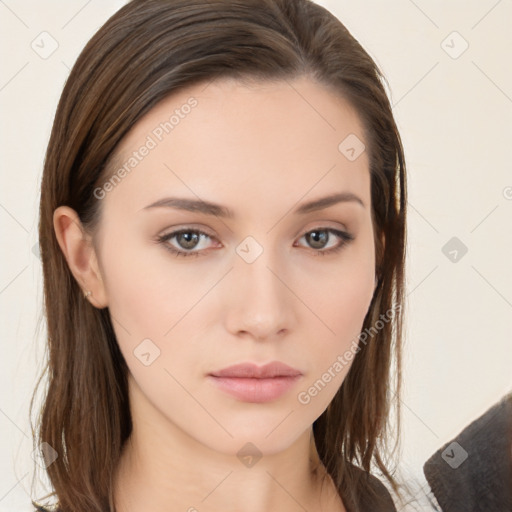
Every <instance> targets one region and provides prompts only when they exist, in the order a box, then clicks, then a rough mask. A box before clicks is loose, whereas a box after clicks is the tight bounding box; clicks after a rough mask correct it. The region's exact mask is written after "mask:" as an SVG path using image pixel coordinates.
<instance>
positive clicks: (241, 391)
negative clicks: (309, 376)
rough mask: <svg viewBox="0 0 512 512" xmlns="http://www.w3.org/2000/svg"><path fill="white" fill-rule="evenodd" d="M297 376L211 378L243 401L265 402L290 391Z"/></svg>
mask: <svg viewBox="0 0 512 512" xmlns="http://www.w3.org/2000/svg"><path fill="white" fill-rule="evenodd" d="M300 377H301V375H297V376H295V377H273V378H269V379H248V378H242V377H214V376H213V375H209V379H210V380H211V381H212V382H213V383H214V384H215V385H216V386H217V387H219V388H220V389H221V390H222V391H224V392H226V393H228V394H230V395H232V396H234V397H235V398H238V399H239V400H242V401H243V402H252V403H263V402H271V401H272V400H276V399H277V398H279V397H280V396H282V395H284V394H285V393H286V392H287V391H289V390H290V389H291V388H292V387H293V386H294V385H295V383H296V382H297V381H298V380H299V379H300Z"/></svg>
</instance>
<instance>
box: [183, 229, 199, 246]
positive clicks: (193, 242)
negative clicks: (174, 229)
mask: <svg viewBox="0 0 512 512" xmlns="http://www.w3.org/2000/svg"><path fill="white" fill-rule="evenodd" d="M183 238H184V239H185V243H181V241H180V245H182V246H183V247H184V248H185V249H193V248H194V246H195V245H196V244H197V238H198V234H197V233H191V232H187V233H181V234H180V240H181V239H183ZM191 239H192V240H191Z"/></svg>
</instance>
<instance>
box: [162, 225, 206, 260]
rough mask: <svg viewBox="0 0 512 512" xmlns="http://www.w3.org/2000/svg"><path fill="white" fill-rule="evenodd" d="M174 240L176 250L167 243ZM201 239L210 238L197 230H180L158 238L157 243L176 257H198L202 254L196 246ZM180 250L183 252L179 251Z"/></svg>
mask: <svg viewBox="0 0 512 512" xmlns="http://www.w3.org/2000/svg"><path fill="white" fill-rule="evenodd" d="M173 238H175V239H176V242H177V243H178V248H176V247H173V246H172V245H169V243H168V241H170V240H172V239H173ZM201 238H203V239H204V238H212V237H211V236H210V235H209V234H208V233H205V232H204V231H201V230H198V229H186V228H185V229H180V230H179V231H173V232H172V233H168V234H166V235H162V236H159V237H158V238H157V241H158V242H159V243H162V244H163V245H164V247H165V248H166V249H167V250H168V251H170V252H171V253H172V254H175V255H176V256H200V255H201V254H202V252H199V251H197V250H194V251H193V250H192V249H197V245H198V244H199V242H200V241H201ZM180 248H182V249H185V250H180Z"/></svg>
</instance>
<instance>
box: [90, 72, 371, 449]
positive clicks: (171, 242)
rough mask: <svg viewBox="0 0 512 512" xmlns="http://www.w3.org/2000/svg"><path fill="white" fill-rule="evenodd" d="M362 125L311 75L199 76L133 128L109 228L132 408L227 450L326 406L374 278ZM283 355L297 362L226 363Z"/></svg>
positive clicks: (103, 247)
mask: <svg viewBox="0 0 512 512" xmlns="http://www.w3.org/2000/svg"><path fill="white" fill-rule="evenodd" d="M292 85H293V87H292ZM348 136H350V137H351V138H349V139H347V140H348V142H345V143H344V144H342V146H341V149H340V147H339V146H340V143H342V141H344V140H345V139H346V137H348ZM355 137H357V139H356V138H355ZM358 140H359V142H358V143H359V144H360V143H361V141H363V142H364V135H363V128H362V124H361V122H360V120H359V118H358V116H357V114H356V113H355V112H354V111H353V110H352V108H351V107H350V105H349V104H348V103H347V102H345V101H344V100H343V99H342V98H340V97H338V96H337V95H334V94H333V93H332V92H329V91H328V90H327V89H326V88H324V87H323V86H321V85H318V84H316V83H314V82H312V81H310V80H308V79H306V78H302V79H298V80H295V81H294V82H290V83H287V82H285V81H282V82H275V83H269V82H265V83H255V84H253V85H250V86H249V85H242V84H241V83H239V82H236V81H232V80H222V81H217V82H212V83H210V84H209V85H208V86H206V85H205V84H201V85H198V86H194V87H190V88H188V89H184V90H183V91H180V92H179V93H176V94H174V95H172V96H170V97H168V98H167V99H165V100H164V101H163V102H161V103H160V104H158V105H157V106H156V107H154V108H153V109H152V110H151V111H150V112H149V113H148V114H147V115H146V116H145V117H144V118H143V119H142V120H140V121H139V122H138V123H137V124H136V125H135V126H134V128H133V129H132V130H131V132H130V133H129V134H128V135H127V136H126V137H125V138H124V139H123V141H122V143H121V145H120V147H119V148H118V151H117V156H118V165H117V167H116V168H115V171H116V174H115V176H117V178H113V179H111V180H110V182H109V183H107V184H106V185H105V186H104V187H102V188H101V190H99V189H97V190H96V191H95V195H96V196H97V197H99V198H101V199H100V201H101V208H102V220H101V225H100V227H99V231H98V233H97V239H96V246H97V248H98V249H97V250H98V253H97V258H98V262H99V265H100V269H101V274H102V279H103V286H104V291H105V297H106V298H107V300H106V301H107V305H108V308H109V311H110V314H111V316H112V323H113V326H114V329H115V333H116V336H117V340H118V343H119V346H120V349H121V351H122V353H123V355H124V357H125V359H126V362H127V364H128V367H129V370H130V387H131V393H132V394H131V398H132V404H131V405H132V407H133V408H135V409H138V410H139V412H140V413H141V414H144V415H145V417H146V418H149V417H151V418H153V420H154V421H155V422H158V423H159V424H160V425H166V426H168V427H169V428H171V429H174V430H175V431H180V432H181V433H182V434H184V435H185V436H186V437H187V438H189V439H192V440H194V441H195V442H199V443H201V444H202V445H205V446H208V447H210V448H211V449H214V450H217V451H222V452H225V453H229V454H234V453H236V452H237V451H238V450H239V449H240V447H241V446H243V445H244V443H246V442H247V441H250V442H252V443H253V444H254V445H256V446H257V447H258V448H259V450H261V451H262V452H264V453H265V452H267V453H271V452H276V451H279V450H283V449H285V448H286V447H287V446H289V445H290V444H291V443H292V442H293V441H294V440H296V439H297V438H298V437H299V436H300V435H301V434H303V433H304V432H305V431H306V430H307V429H309V428H310V427H311V425H312V423H313V422H314V421H315V420H316V419H317V418H318V417H319V416H320V415H321V414H322V412H323V411H324V410H325V409H326V407H327V406H328V404H329V402H330V401H331V400H332V398H333V396H334V395H335V393H336V391H337V390H338V388H339V387H340V385H341V384H342V382H343V379H344V378H345V376H346V374H347V372H348V370H349V368H350V364H351V358H350V357H345V358H344V363H340V359H339V357H340V356H343V355H344V354H346V352H347V351H349V352H350V351H351V350H352V351H353V348H354V340H355V339H356V338H357V336H358V334H359V332H360V331H361V329H362V324H363V320H364V317H365V315H366V313H367V311H368V308H369V305H370V301H371V299H372V296H373V292H374V287H375V253H374V241H373V237H374V234H373V226H372V222H371V202H370V174H369V161H368V156H367V152H366V151H362V153H361V154H359V155H358V153H359V152H360V147H359V146H354V141H356V142H357V141H358ZM349 142H351V143H352V144H348V143H349ZM347 144H348V145H349V146H351V147H352V146H354V147H355V151H350V149H348V150H347ZM144 148H146V149H144ZM354 153H355V155H354ZM347 155H348V156H350V157H351V158H348V157H347ZM354 156H357V158H354ZM123 165H124V172H123V171H122V170H121V169H122V167H123ZM338 194H344V196H340V197H341V198H342V199H343V197H344V198H345V200H339V201H337V202H336V201H334V202H332V201H329V202H324V204H316V207H313V206H311V205H310V206H309V207H307V206H306V205H308V204H309V203H315V202H317V201H318V200H320V199H323V198H326V197H331V196H333V195H338ZM176 199H180V200H183V201H181V203H179V202H176V201H175V200H176ZM338 199H339V198H338ZM197 201H203V202H205V203H212V204H213V205H214V206H212V205H209V206H205V205H203V207H199V206H198V203H196V202H197ZM154 203H159V205H156V206H151V205H153V204H154ZM180 206H181V207H180ZM276 361H278V362H281V363H284V364H286V365H288V366H289V367H291V368H293V369H295V370H297V372H298V373H299V376H298V377H294V378H291V377H288V378H286V377H277V378H274V379H264V382H263V379H262V382H260V383H258V382H256V381H255V380H253V379H251V380H250V381H249V380H248V379H243V378H238V379H235V378H232V379H229V378H227V379H220V378H218V377H212V376H211V374H212V373H218V372H219V370H222V369H224V368H226V367H229V366H231V365H236V364H240V363H254V364H255V365H257V366H262V365H265V364H267V363H269V362H276ZM337 361H338V364H336V362H337ZM319 381H321V383H320V384H319ZM315 383H316V387H315ZM312 387H313V388H314V389H312ZM233 389H235V391H232V390H233ZM230 390H231V392H230ZM315 390H316V391H315ZM156 419H157V420H156ZM276 426H277V427H276Z"/></svg>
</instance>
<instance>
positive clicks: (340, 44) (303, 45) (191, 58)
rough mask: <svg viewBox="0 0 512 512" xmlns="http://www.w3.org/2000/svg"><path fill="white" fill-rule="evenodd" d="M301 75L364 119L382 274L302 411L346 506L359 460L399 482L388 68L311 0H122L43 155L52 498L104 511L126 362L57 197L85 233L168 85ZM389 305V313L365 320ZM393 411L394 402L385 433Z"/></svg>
mask: <svg viewBox="0 0 512 512" xmlns="http://www.w3.org/2000/svg"><path fill="white" fill-rule="evenodd" d="M300 76H307V77H309V78H311V79H313V80H315V81H317V82H318V83H320V84H323V85H325V86H327V87H328V88H329V89H330V90H332V91H334V92H335V93H336V94H338V95H339V96H341V97H343V98H344V99H345V100H347V101H348V102H349V103H350V104H351V105H352V106H353V107H354V108H355V110H356V112H357V113H358V114H359V116H360V118H361V120H362V122H363V126H364V130H365V139H366V142H367V151H368V156H369V162H370V173H371V200H372V219H373V224H374V232H375V249H376V265H377V268H376V272H377V275H378V277H379V281H378V286H377V288H376V291H375V294H374V297H373V300H372V303H371V306H370V309H369V310H368V314H367V315H366V318H365V320H364V325H363V332H371V336H370V337H369V339H367V340H366V339H365V341H364V343H363V342H360V344H359V348H358V352H357V354H356V355H355V357H354V360H353V363H352V367H351V369H350V371H349V372H348V374H347V376H346V378H345V380H344V382H343V384H342V385H341V387H340V389H339V391H338V392H337V394H336V395H335V397H334V398H333V400H332V402H331V404H330V405H329V407H328V409H327V410H326V411H324V413H323V414H322V415H321V416H320V417H319V418H318V419H317V420H316V421H315V422H314V424H313V434H314V440H315V444H316V447H317V450H318V453H319V456H320V459H321V461H322V463H323V464H324V465H325V468H326V469H327V472H328V473H329V475H330V476H331V477H332V478H333V481H334V483H335V485H336V487H337V489H338V491H339V494H340V496H341V497H342V499H343V501H344V503H345V505H346V506H347V507H348V508H349V510H354V511H355V510H358V508H359V505H358V503H360V501H359V500H360V497H361V496H366V495H368V496H370V494H371V491H372V489H373V487H372V486H371V485H370V482H369V481H368V479H367V478H364V476H367V474H368V473H372V472H373V473H375V471H377V472H378V474H381V475H383V476H384V477H385V478H386V479H387V481H388V483H389V485H390V486H391V487H392V488H393V489H394V490H395V491H397V492H398V491H399V484H398V483H397V481H396V479H395V478H394V477H393V470H392V469H391V468H390V465H389V464H390V461H391V460H392V455H393V454H394V453H395V451H396V447H397V446H398V435H399V431H398V425H399V421H398V418H399V410H400V407H399V398H398V397H399V394H400V359H401V355H400V354H401V348H400V347H401V340H402V318H403V311H404V309H403V298H404V289H403V288H404V265H405V227H406V224H405V220H406V203H407V201H406V175H405V161H404V153H403V148H402V143H401V139H400V135H399V133H398V130H397V126H396V124H395V121H394V119H393V114H392V110H391V105H390V102H389V99H388V97H387V94H386V91H385V88H384V86H383V83H384V81H385V78H384V76H383V75H382V73H381V71H380V70H379V68H378V67H377V65H376V64H375V62H374V61H373V60H372V58H371V57H370V56H369V55H368V53H367V52H366V51H365V50H364V49H363V48H362V46H361V45H360V44H359V43H358V42H357V40H356V39H355V38H354V37H353V36H352V35H351V34H350V33H349V32H348V30H347V29H346V28H345V27H344V26H343V25H342V23H341V22H340V21H339V20H338V19H337V18H336V17H335V16H333V15H332V14H331V13H329V12H328V11H327V10H326V9H324V8H323V7H321V6H319V5H316V4H314V3H313V2H311V1H309V0H133V1H131V2H129V3H128V4H127V5H125V6H124V7H122V8H121V9H120V10H119V11H118V12H117V13H115V14H114V15H113V16H112V17H111V18H110V19H109V20H108V21H107V22H106V23H105V24H104V25H103V26H102V27H101V28H100V29H99V30H98V32H97V33H96V34H95V35H94V36H93V37H92V39H91V40H90V41H89V42H88V44H87V45H86V46H85V48H84V49H83V51H82V52H81V54H80V56H79V57H78V59H77V61H76V63H75V65H74V66H73V69H72V70H71V73H70V76H69V78H68V80H67V82H66V85H65V87H64V90H63V92H62V96H61V98H60V101H59V104H58V107H57V111H56V115H55V120H54V123H53V128H52V132H51V136H50V140H49V144H48V149H47V153H46V158H45V163H44V172H43V178H42V184H41V200H40V220H39V244H40V253H41V258H42V265H43V277H44V314H45V316H46V319H47V351H48V352H47V358H48V360H47V366H46V368H45V369H44V371H43V374H42V375H41V377H40V379H39V381H38V385H37V386H36V391H37V388H38V387H39V385H40V383H41V379H42V378H43V377H44V376H45V374H46V373H47V378H48V382H47V389H46V390H45V396H44V403H43V406H42V409H41V410H40V411H38V413H39V415H38V417H37V425H36V431H35V432H34V428H33V436H34V447H35V448H36V447H37V449H40V450H41V451H42V452H44V451H45V450H44V449H41V446H45V447H47V446H48V445H49V446H50V447H51V448H52V449H53V450H55V451H56V452H57V454H58V457H57V459H56V460H55V461H53V462H52V463H51V464H49V465H48V466H47V467H46V471H47V474H48V476H49V479H50V481H51V484H52V486H53V489H54V492H52V493H51V494H49V495H47V496H45V498H48V497H49V496H56V498H57V501H58V505H59V510H61V511H63V512H75V511H76V512H78V511H80V512H86V511H87V512H93V511H94V512H105V511H113V510H114V501H113V475H114V473H115V469H116V466H117V464H118V461H119V458H120V454H121V450H122V448H123V445H124V443H125V441H126V440H127V438H128V437H129V435H130V433H131V428H132V424H131V419H130V407H129V401H128V386H127V375H128V367H127V365H126V362H125V360H124V358H123V356H122V354H121V352H120V350H119V347H118V345H117V341H116V337H115V334H114V331H113V328H112V324H111V318H110V315H109V311H108V308H105V309H97V308H95V307H93V306H92V305H91V304H90V303H89V302H88V301H87V300H84V297H83V295H82V289H81V287H80V286H79V284H78V283H77V282H76V280H75V279H74V277H73V275H72V274H71V272H70V269H69V268H68V265H67V262H66V260H65V258H64V255H63V253H62V252H61V250H60V247H59V245H58V242H57V239H56V235H55V232H54V228H53V213H54V210H55V209H56V208H57V207H58V206H61V205H67V206H69V207H71V208H73V209H74V210H75V211H76V212H77V214H78V215H79V217H80V219H81V221H82V224H83V226H84V229H85V230H86V231H87V232H89V233H91V234H94V232H95V228H96V227H97V226H98V222H99V220H100V215H101V208H100V204H101V201H99V200H98V198H97V197H96V196H95V194H94V193H93V191H94V190H95V188H96V187H98V185H99V184H102V183H105V182H106V180H107V179H108V178H109V176H111V175H112V174H113V172H114V171H115V169H114V167H113V165H112V162H113V159H114V161H115V158H114V157H115V155H114V151H115V149H116V147H117V146H118V144H119V142H120V141H121V140H122V138H123V137H124V136H125V135H126V134H127V132H128V131H129V130H130V129H131V128H132V127H133V126H134V124H135V123H136V122H137V121H138V120H139V119H140V118H141V117H142V116H143V115H144V114H146V113H147V112H148V111H149V110H150V109H151V108H152V107H154V106H155V105H156V104H157V103H158V102H159V101H161V100H162V99H164V98H165V97H166V96H168V95H169V94H170V93H172V92H174V91H176V90H178V89H181V88H184V87H187V86H189V85H193V84H196V83H200V82H205V83H206V82H208V81H211V80H214V79H215V78H217V77H234V78H237V79H240V80H244V79H257V80H288V79H293V78H296V77H300ZM340 142H341V141H340ZM383 240H384V241H385V243H383ZM389 311H393V312H394V314H393V315H392V317H391V318H390V319H388V321H386V322H383V321H382V320H380V324H382V325H381V327H380V328H379V329H376V328H375V325H376V324H378V323H379V319H382V314H383V313H385V314H387V312H389ZM371 329H373V331H371ZM393 370H394V371H393ZM34 397H35V392H34V395H33V397H32V401H31V405H30V414H31V416H32V410H33V405H34ZM390 411H396V413H397V417H396V421H395V423H394V425H395V426H396V429H395V431H394V432H393V434H395V435H394V436H392V435H391V433H390V432H389V431H388V430H389V428H388V420H389V417H390ZM392 439H394V441H395V442H394V444H393V449H391V448H390V441H391V440H392ZM44 443H47V445H46V444H44ZM43 456H44V453H43ZM358 468H362V469H363V470H364V472H363V471H361V470H360V469H358ZM365 472H366V473H365ZM33 504H34V505H37V503H36V502H33Z"/></svg>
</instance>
